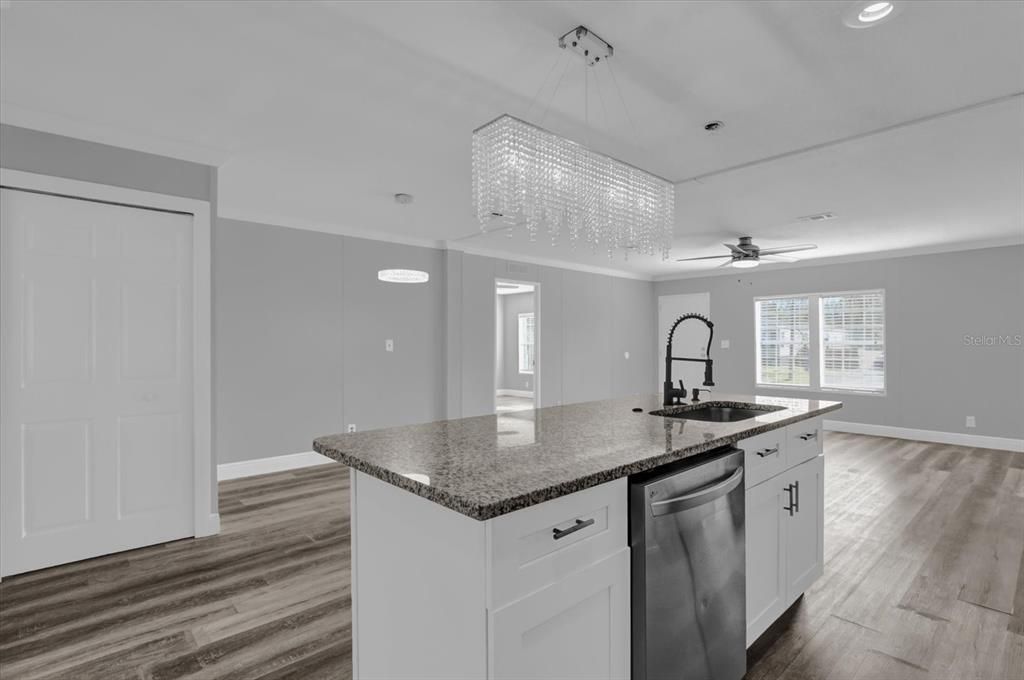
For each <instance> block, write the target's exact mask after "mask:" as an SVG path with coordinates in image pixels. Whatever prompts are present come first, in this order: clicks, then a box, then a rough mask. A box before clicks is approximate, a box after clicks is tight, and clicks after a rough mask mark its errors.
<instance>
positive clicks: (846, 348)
mask: <svg viewBox="0 0 1024 680" xmlns="http://www.w3.org/2000/svg"><path fill="white" fill-rule="evenodd" d="M819 305H820V318H821V386H822V387H830V388H836V389H851V390H863V391H872V392H880V391H883V390H884V389H885V296H884V294H883V293H882V291H868V292H861V293H841V294H836V295H822V296H821V298H820V302H819Z"/></svg>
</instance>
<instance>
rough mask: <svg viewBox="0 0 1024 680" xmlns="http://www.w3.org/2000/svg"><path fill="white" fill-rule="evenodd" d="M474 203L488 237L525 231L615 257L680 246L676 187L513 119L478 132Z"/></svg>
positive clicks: (499, 120) (501, 119)
mask: <svg viewBox="0 0 1024 680" xmlns="http://www.w3.org/2000/svg"><path fill="white" fill-rule="evenodd" d="M473 203H474V206H475V208H476V212H477V219H478V220H479V222H480V228H481V230H483V231H490V230H492V229H494V228H495V227H497V226H501V225H504V226H505V227H506V228H507V229H508V231H509V235H510V236H511V234H512V231H513V229H514V228H515V227H518V226H523V227H526V230H527V232H528V233H529V236H530V240H531V241H533V240H536V239H537V236H538V234H539V233H540V232H541V231H545V232H547V236H548V238H549V239H550V240H551V242H552V244H553V245H557V244H558V243H560V242H567V243H568V244H569V246H570V247H571V248H575V247H577V246H579V245H585V246H588V247H589V248H590V249H591V250H592V251H597V250H598V249H600V248H603V249H605V250H607V251H608V257H609V258H612V257H614V254H615V251H616V250H623V251H624V252H625V253H626V254H627V256H628V254H629V253H630V252H631V251H632V252H636V253H643V254H646V255H653V254H655V252H656V251H660V253H661V257H662V259H663V260H667V259H668V257H669V250H670V249H671V246H672V227H673V223H674V213H675V186H674V185H673V184H672V183H671V182H669V181H667V180H665V179H662V178H660V177H658V176H656V175H652V174H651V173H649V172H645V171H643V170H640V169H638V168H635V167H633V166H631V165H628V164H626V163H623V162H621V161H618V160H615V159H614V158H610V157H608V156H605V155H603V154H600V153H597V152H595V151H591V150H590V149H588V148H587V147H585V146H582V145H580V144H577V143H576V142H573V141H570V140H568V139H566V138H564V137H560V136H558V135H556V134H553V133H551V132H548V131H547V130H544V129H542V128H539V127H537V126H535V125H531V124H530V123H527V122H525V121H522V120H520V119H518V118H515V117H513V116H509V115H504V116H501V117H499V118H497V119H495V120H493V121H491V122H490V123H487V124H486V125H484V126H482V127H480V128H478V129H477V130H476V131H474V133H473Z"/></svg>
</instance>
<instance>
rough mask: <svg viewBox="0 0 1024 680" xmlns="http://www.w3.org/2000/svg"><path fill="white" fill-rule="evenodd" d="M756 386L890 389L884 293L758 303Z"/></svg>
mask: <svg viewBox="0 0 1024 680" xmlns="http://www.w3.org/2000/svg"><path fill="white" fill-rule="evenodd" d="M754 324H755V329H756V331H755V332H756V352H757V362H756V366H757V384H758V385H763V386H772V387H778V386H781V387H804V388H810V389H820V390H825V391H827V390H844V391H855V392H879V393H880V392H884V391H885V291H881V290H868V291H855V292H850V293H821V294H809V295H794V296H787V297H778V298H762V299H758V300H755V301H754Z"/></svg>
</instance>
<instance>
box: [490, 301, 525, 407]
mask: <svg viewBox="0 0 1024 680" xmlns="http://www.w3.org/2000/svg"><path fill="white" fill-rule="evenodd" d="M533 296H534V294H533V293H514V294H512V295H499V296H497V304H498V308H499V309H498V314H497V317H498V319H500V320H501V321H500V324H499V326H498V329H499V330H500V333H501V335H499V336H498V343H497V344H498V347H499V348H500V351H501V354H500V356H501V360H500V363H499V370H498V376H497V380H498V382H497V386H498V388H499V389H503V390H526V391H530V390H533V375H530V374H522V373H520V372H519V315H520V314H525V313H527V312H532V311H534V305H533Z"/></svg>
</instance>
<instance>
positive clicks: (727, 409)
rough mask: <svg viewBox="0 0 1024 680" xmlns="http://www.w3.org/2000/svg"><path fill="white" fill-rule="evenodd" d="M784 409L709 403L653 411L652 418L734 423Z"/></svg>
mask: <svg viewBox="0 0 1024 680" xmlns="http://www.w3.org/2000/svg"><path fill="white" fill-rule="evenodd" d="M783 408H784V407H783V406H769V405H768V404H731V403H730V404H722V403H714V402H709V403H706V404H687V405H684V406H669V407H668V408H663V409H661V410H659V411H651V412H650V413H651V415H652V416H661V417H663V418H683V419H685V420H704V421H707V422H712V423H734V422H736V421H738V420H747V419H748V418H756V417H757V416H763V415H764V414H766V413H771V412H772V411H781V410H782V409H783Z"/></svg>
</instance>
